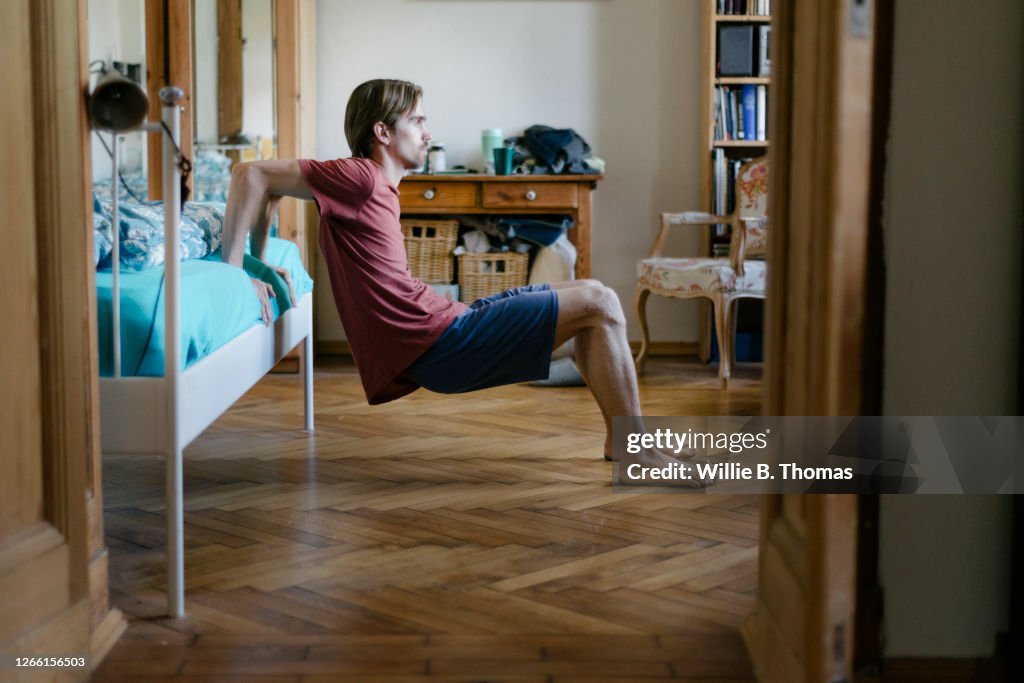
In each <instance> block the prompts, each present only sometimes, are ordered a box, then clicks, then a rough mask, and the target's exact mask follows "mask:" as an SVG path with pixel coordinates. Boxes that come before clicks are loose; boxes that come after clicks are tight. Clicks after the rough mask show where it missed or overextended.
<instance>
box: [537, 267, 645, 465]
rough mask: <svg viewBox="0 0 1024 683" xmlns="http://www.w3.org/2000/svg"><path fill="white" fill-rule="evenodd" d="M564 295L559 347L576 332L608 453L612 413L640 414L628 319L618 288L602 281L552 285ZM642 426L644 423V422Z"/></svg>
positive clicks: (582, 367)
mask: <svg viewBox="0 0 1024 683" xmlns="http://www.w3.org/2000/svg"><path fill="white" fill-rule="evenodd" d="M552 289H554V290H555V291H556V292H557V294H558V323H557V327H556V329H555V348H558V347H559V346H561V345H562V344H563V343H565V342H566V341H567V340H569V339H571V338H573V337H575V339H576V341H575V343H576V365H577V367H579V370H580V374H581V375H582V376H583V379H584V380H585V381H586V383H587V386H588V387H589V388H590V391H591V393H592V394H593V395H594V399H595V400H596V401H597V405H598V407H599V408H600V409H601V415H602V417H603V418H604V423H605V444H604V452H605V455H606V456H611V457H612V458H614V459H618V457H619V456H620V455H621V454H620V453H613V452H612V416H613V415H620V416H625V417H636V418H638V423H639V417H640V394H639V391H638V390H637V381H636V370H635V369H634V367H633V357H632V354H631V353H630V350H629V342H628V341H627V339H626V319H625V316H624V315H623V313H622V306H621V305H619V299H618V297H617V296H616V294H615V292H613V291H612V290H611V289H609V288H607V287H604V286H603V285H601V283H600V282H598V281H596V280H580V281H574V282H566V283H557V284H555V285H552ZM637 427H638V428H639V427H640V425H639V424H638V425H637Z"/></svg>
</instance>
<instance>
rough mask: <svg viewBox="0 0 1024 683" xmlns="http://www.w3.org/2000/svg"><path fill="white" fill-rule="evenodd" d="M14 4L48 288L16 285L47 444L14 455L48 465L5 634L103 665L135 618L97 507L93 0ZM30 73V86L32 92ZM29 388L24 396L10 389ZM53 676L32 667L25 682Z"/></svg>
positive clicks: (31, 646) (19, 646) (25, 192)
mask: <svg viewBox="0 0 1024 683" xmlns="http://www.w3.org/2000/svg"><path fill="white" fill-rule="evenodd" d="M9 9H10V11H11V14H5V17H7V18H9V19H11V20H12V22H14V23H12V24H11V25H12V26H17V25H18V24H19V23H21V22H25V27H26V29H27V30H26V31H25V33H24V34H23V36H24V44H22V45H20V46H9V48H11V49H16V50H18V52H20V54H21V56H22V57H23V59H24V60H25V61H26V62H28V63H29V64H30V67H26V68H18V67H14V70H15V71H16V72H18V73H19V74H20V75H19V76H18V77H17V78H15V79H14V83H16V84H18V87H17V88H12V90H11V93H9V94H11V95H12V97H14V98H23V99H16V100H14V102H15V104H16V106H18V107H24V98H27V99H30V104H29V106H30V108H31V110H32V119H33V120H32V123H31V127H30V129H29V130H27V131H26V132H28V133H29V140H28V141H27V145H28V146H29V148H30V151H31V159H30V163H27V164H23V165H20V166H18V167H17V169H18V172H19V173H21V174H22V175H23V177H22V179H21V182H23V183H24V185H22V186H21V188H20V191H19V190H18V188H15V190H14V191H16V192H20V194H21V196H22V198H23V199H27V201H28V202H29V203H30V204H31V206H32V211H31V212H26V214H25V215H23V216H22V218H23V219H24V220H26V221H29V227H28V229H27V230H23V231H21V233H20V234H22V235H23V236H24V239H26V240H32V241H34V242H35V245H34V257H35V258H34V262H32V263H31V264H22V265H23V266H24V267H25V268H26V269H29V270H31V272H32V273H33V276H34V283H33V284H34V291H27V292H26V291H17V290H16V291H15V296H17V297H19V298H22V297H24V298H26V299H27V300H28V301H29V302H30V303H31V304H32V305H33V306H32V308H33V309H34V311H35V313H34V314H33V318H32V319H31V320H15V321H14V324H15V325H18V326H20V327H21V328H22V329H23V330H31V331H32V332H34V333H35V334H36V336H37V337H38V342H39V350H38V354H37V355H35V357H32V358H22V359H20V360H21V362H23V363H24V367H25V372H26V373H28V374H34V373H38V375H37V378H38V385H39V395H38V403H37V405H36V407H35V409H36V410H38V416H39V419H38V429H39V432H38V436H39V442H38V443H37V444H35V446H38V447H35V446H33V447H26V446H27V444H26V443H19V440H18V439H17V436H18V435H13V438H15V440H14V441H13V442H12V443H11V444H10V445H11V447H12V448H13V450H12V451H11V452H10V454H9V455H10V461H9V464H13V463H19V464H18V465H16V471H17V468H22V469H23V470H24V471H31V470H33V469H34V468H37V467H38V468H41V470H40V471H41V475H42V491H41V494H42V495H41V505H39V507H38V509H23V510H19V514H22V513H24V515H26V516H25V517H24V519H25V520H26V521H28V520H32V519H34V520H35V521H34V522H33V523H32V524H31V526H26V527H25V528H24V529H22V530H21V531H20V532H18V533H17V534H16V535H14V536H13V537H9V538H5V539H0V548H2V552H0V560H2V561H0V574H4V577H3V578H4V586H3V588H4V592H5V598H6V600H7V602H6V603H5V605H6V607H8V608H9V612H10V614H9V615H8V616H9V617H10V618H9V619H8V620H7V621H6V623H5V627H6V634H7V636H9V637H4V638H3V640H4V641H5V645H6V646H9V647H10V649H9V651H8V654H20V655H24V654H28V653H53V654H62V655H68V656H72V655H90V656H91V657H92V660H93V661H92V663H93V665H95V664H96V663H97V662H98V661H99V660H100V659H101V658H102V657H103V655H104V654H105V653H106V652H107V650H109V648H110V646H112V645H113V642H114V641H115V640H116V638H117V636H118V635H119V634H120V633H121V632H122V631H123V630H124V621H123V619H122V618H121V616H120V613H119V612H118V611H117V610H113V611H110V610H108V607H107V587H106V551H105V548H104V547H103V531H102V518H101V517H99V518H97V517H96V516H95V514H94V513H95V511H96V510H97V509H102V502H101V501H102V487H101V477H100V468H99V438H98V424H99V421H98V419H97V417H98V415H97V410H98V406H99V402H98V400H97V397H98V391H97V382H96V376H95V375H96V369H97V365H98V363H97V342H96V306H95V294H94V293H95V274H94V272H95V269H94V265H95V264H94V263H93V243H92V242H93V232H92V229H91V206H92V200H91V195H90V192H89V186H90V183H89V180H90V177H91V171H90V163H89V154H88V150H89V149H90V147H89V142H88V141H89V126H88V122H87V116H86V110H85V97H86V95H87V93H88V83H89V76H88V58H87V54H88V53H87V48H86V46H85V42H86V38H85V36H86V35H87V33H86V31H85V30H84V29H85V16H86V11H87V5H86V0H77V1H76V2H65V1H63V0H32V2H26V3H18V4H15V3H11V7H10V8H9ZM22 66H24V64H22ZM29 81H30V82H31V85H30V88H26V89H23V88H22V87H21V86H22V85H24V84H25V83H26V82H29ZM7 123H9V124H10V125H12V126H13V125H20V124H22V123H24V122H23V121H10V122H7ZM8 160H9V159H8ZM21 161H22V162H24V160H21ZM5 396H6V395H5ZM18 398H19V395H18V394H17V392H15V393H12V394H11V395H10V396H7V397H6V399H7V400H17V399H18ZM0 403H3V400H0ZM28 408H29V409H30V410H31V406H28ZM8 409H9V408H8V407H7V406H4V410H5V411H6V410H8ZM25 409H26V406H25V405H18V406H12V407H11V408H10V410H12V412H13V411H16V410H21V411H24V410H25ZM33 507H34V506H33ZM5 650H7V648H6V647H5ZM42 675H43V674H41V673H39V672H37V673H36V674H33V673H32V672H26V673H25V674H24V675H23V676H20V677H19V678H23V679H24V680H35V679H36V678H40V679H41V677H42ZM51 676H52V672H51ZM85 676H87V673H86V672H85V671H68V672H65V674H64V675H63V678H67V679H68V680H71V679H72V678H78V679H80V678H83V677H85Z"/></svg>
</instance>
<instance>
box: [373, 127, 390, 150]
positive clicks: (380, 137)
mask: <svg viewBox="0 0 1024 683" xmlns="http://www.w3.org/2000/svg"><path fill="white" fill-rule="evenodd" d="M373 137H374V138H375V139H376V140H377V142H379V143H381V144H382V145H384V146H385V147H387V146H388V145H389V144H391V131H390V130H388V127H387V126H386V125H385V124H384V122H383V121H378V122H377V123H375V124H373Z"/></svg>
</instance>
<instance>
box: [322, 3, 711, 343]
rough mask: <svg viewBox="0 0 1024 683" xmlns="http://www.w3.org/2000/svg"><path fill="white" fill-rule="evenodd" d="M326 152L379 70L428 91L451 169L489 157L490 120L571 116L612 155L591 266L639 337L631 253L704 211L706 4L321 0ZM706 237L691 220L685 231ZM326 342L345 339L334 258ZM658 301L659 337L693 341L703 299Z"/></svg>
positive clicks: (687, 244) (691, 240)
mask: <svg viewBox="0 0 1024 683" xmlns="http://www.w3.org/2000/svg"><path fill="white" fill-rule="evenodd" d="M317 23H318V34H317V71H318V73H319V81H318V99H317V135H318V144H317V156H318V158H321V159H327V158H334V157H340V156H347V155H348V154H349V149H348V145H347V144H346V142H345V134H344V114H345V104H346V102H347V101H348V96H349V94H350V93H351V92H352V90H353V89H354V88H355V87H356V86H357V85H358V84H360V83H362V82H363V81H366V80H369V79H371V78H401V79H406V80H411V81H414V82H416V83H419V84H420V85H422V86H423V87H424V109H425V113H426V114H427V117H428V121H427V124H428V129H429V130H430V131H431V133H432V134H433V136H434V138H435V139H437V140H441V141H443V142H444V143H445V144H446V146H447V156H448V164H449V166H452V165H455V164H459V163H463V164H466V165H468V166H477V167H479V165H480V163H481V152H480V130H481V129H483V128H488V127H492V126H495V127H500V128H502V129H503V131H504V132H505V134H506V135H513V134H516V135H518V134H520V133H521V132H522V131H523V129H524V128H526V127H528V126H530V125H532V124H535V123H543V124H548V125H552V126H559V127H561V126H566V127H572V128H575V129H576V130H577V131H578V132H579V133H580V134H581V135H582V136H583V137H584V138H586V140H587V141H588V142H589V143H590V144H591V146H592V147H593V149H594V153H595V154H596V155H597V156H600V157H602V158H604V159H605V160H606V161H607V162H608V169H607V173H606V175H605V179H604V180H603V181H602V182H601V183H600V184H599V185H598V189H597V192H596V193H595V201H594V220H593V223H594V225H593V228H594V230H593V258H592V264H593V277H595V278H598V279H600V280H602V281H604V283H605V284H607V285H609V286H611V287H613V288H614V289H615V290H616V291H617V292H618V294H619V297H620V299H621V300H622V303H623V307H624V308H625V310H626V312H627V318H628V320H629V325H630V328H629V329H630V338H632V339H639V331H638V329H637V327H636V321H635V317H636V316H635V314H634V313H633V288H634V285H635V282H636V278H635V267H636V266H635V264H636V261H637V259H639V258H641V257H642V256H645V255H646V251H647V249H649V248H650V244H651V242H652V241H653V239H654V234H655V232H656V228H655V223H656V220H657V215H658V213H660V212H661V211H669V210H685V209H696V208H697V207H698V201H699V182H700V173H699V169H698V162H699V159H700V156H699V155H700V152H699V151H698V145H699V121H700V111H699V108H700V97H699V93H700V90H699V88H700V85H699V76H700V4H699V3H698V2H696V0H643V1H641V2H638V1H637V0H491V1H488V2H463V1H452V0H377V1H376V2H373V3H368V2H364V1H362V0H326V1H321V2H320V3H319V4H318V6H317ZM670 248H671V249H673V250H674V251H675V252H676V253H679V254H694V253H696V251H697V249H698V239H697V235H696V232H694V233H692V234H690V235H681V236H680V237H678V238H676V239H674V240H673V241H672V243H671V244H670ZM317 281H318V282H319V283H321V285H320V288H319V292H320V295H319V299H318V304H317V315H318V325H319V326H320V327H319V330H320V338H321V339H325V340H332V339H342V338H344V333H343V331H342V329H341V325H340V323H339V321H338V315H337V312H336V310H335V307H334V302H333V300H332V299H331V297H330V291H329V290H330V286H329V285H328V278H327V274H326V272H325V271H324V269H323V265H322V264H321V265H320V268H319V269H318V272H317ZM656 299H659V298H658V297H652V301H651V302H650V303H649V304H648V311H649V318H650V320H651V328H652V330H651V331H652V336H653V338H654V339H655V340H658V341H681V340H695V339H696V338H697V304H695V303H689V302H677V301H667V300H656Z"/></svg>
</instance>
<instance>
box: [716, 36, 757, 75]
mask: <svg viewBox="0 0 1024 683" xmlns="http://www.w3.org/2000/svg"><path fill="white" fill-rule="evenodd" d="M717 45H718V75H719V76H753V75H754V26H753V25H752V24H721V25H719V26H718V43H717Z"/></svg>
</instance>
